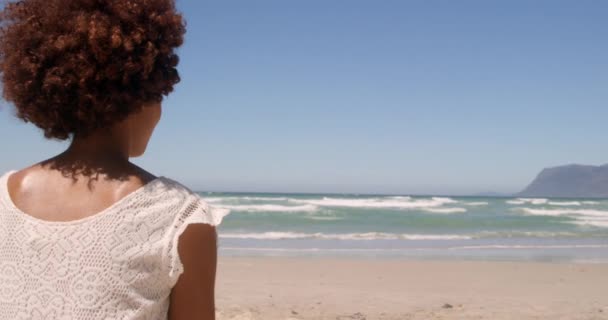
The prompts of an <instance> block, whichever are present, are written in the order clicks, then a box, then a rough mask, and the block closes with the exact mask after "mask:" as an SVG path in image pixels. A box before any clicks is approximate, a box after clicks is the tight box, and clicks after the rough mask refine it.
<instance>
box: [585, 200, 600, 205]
mask: <svg viewBox="0 0 608 320" xmlns="http://www.w3.org/2000/svg"><path fill="white" fill-rule="evenodd" d="M583 204H589V205H596V204H600V203H599V202H598V201H583Z"/></svg>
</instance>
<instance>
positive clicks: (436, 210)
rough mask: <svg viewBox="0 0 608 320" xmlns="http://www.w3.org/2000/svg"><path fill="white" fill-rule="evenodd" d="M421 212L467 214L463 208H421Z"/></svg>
mask: <svg viewBox="0 0 608 320" xmlns="http://www.w3.org/2000/svg"><path fill="white" fill-rule="evenodd" d="M422 210H424V211H427V212H433V213H461V212H467V209H465V208H422Z"/></svg>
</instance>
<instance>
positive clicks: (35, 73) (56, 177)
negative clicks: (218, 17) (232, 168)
mask: <svg viewBox="0 0 608 320" xmlns="http://www.w3.org/2000/svg"><path fill="white" fill-rule="evenodd" d="M184 25H185V24H184V21H183V20H182V16H181V15H180V14H179V13H178V12H177V11H176V9H175V4H174V1H173V0H22V1H16V2H12V3H9V4H6V5H5V6H4V9H3V11H2V14H1V25H0V27H1V33H0V72H1V78H2V84H3V96H4V98H5V99H6V100H7V101H9V102H11V103H12V104H14V106H15V110H16V116H17V117H18V118H20V119H22V120H23V121H25V122H31V123H33V124H34V125H36V126H37V127H39V128H40V129H41V130H42V132H43V134H44V136H45V137H46V138H49V139H59V140H68V139H69V140H70V145H69V147H68V148H67V150H66V151H65V152H63V153H61V154H59V155H57V156H55V157H52V158H50V159H46V160H44V161H41V162H39V163H36V164H34V165H31V166H28V167H26V168H24V169H22V170H11V171H9V172H6V173H4V174H3V175H2V176H1V177H0V284H1V285H0V319H214V318H215V315H214V283H215V273H216V259H217V233H216V229H215V227H216V226H217V225H218V224H219V223H220V222H221V220H222V217H223V216H224V215H225V214H226V213H227V212H219V211H217V210H213V208H211V207H209V206H208V204H207V203H206V202H205V201H204V200H203V199H201V198H200V197H199V196H198V195H197V194H195V193H194V192H192V191H191V190H189V189H188V188H186V187H185V186H183V185H182V184H180V183H178V182H177V181H174V180H171V179H169V178H166V177H163V176H160V177H156V176H154V175H153V174H152V173H149V172H147V171H145V170H144V169H142V168H140V167H138V166H136V165H134V164H133V163H131V162H129V158H130V157H137V156H140V155H141V154H143V153H144V151H145V149H146V145H147V143H148V140H149V139H150V136H151V134H152V132H153V130H154V128H155V126H156V124H157V122H158V121H159V119H160V116H161V101H162V99H163V96H166V95H168V94H169V93H170V92H171V91H172V90H173V86H174V85H175V84H176V83H177V82H179V75H178V72H177V70H176V66H177V64H178V57H177V55H175V53H174V49H175V48H177V47H179V46H180V45H181V44H182V42H183V35H184V33H185V27H184ZM4 140H6V138H5V139H4Z"/></svg>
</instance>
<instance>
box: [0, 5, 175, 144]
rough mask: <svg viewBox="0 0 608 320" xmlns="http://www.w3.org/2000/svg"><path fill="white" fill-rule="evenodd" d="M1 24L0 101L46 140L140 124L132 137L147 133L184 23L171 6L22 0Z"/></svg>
mask: <svg viewBox="0 0 608 320" xmlns="http://www.w3.org/2000/svg"><path fill="white" fill-rule="evenodd" d="M0 23H1V24H0V28H1V29H0V30H1V32H0V76H1V78H2V82H3V96H4V98H5V99H6V100H7V101H9V102H12V103H13V104H14V105H15V107H16V115H17V117H19V118H21V119H23V120H24V121H26V122H32V123H33V124H35V125H36V126H38V127H39V128H41V129H42V130H43V132H44V136H45V137H47V138H53V139H60V140H65V139H68V138H69V137H71V136H75V135H77V136H87V135H89V134H90V133H93V132H95V131H96V130H98V129H104V128H109V127H112V126H114V125H116V124H118V123H134V122H137V121H140V120H142V119H143V122H141V123H143V124H144V125H143V127H142V128H139V129H137V130H139V131H138V132H143V133H144V136H145V135H146V134H147V132H148V131H149V134H151V130H152V129H153V126H152V128H150V127H149V125H148V124H151V123H153V124H154V125H155V124H156V122H157V121H158V119H156V122H155V121H153V120H151V119H153V118H154V117H156V116H158V117H160V102H161V101H162V98H163V96H166V95H168V94H169V93H170V92H171V91H172V90H173V86H174V85H175V84H176V83H177V82H179V80H180V79H179V75H178V72H177V70H176V66H177V64H178V57H177V55H176V54H175V53H174V49H175V48H177V47H179V46H180V45H181V44H182V43H183V36H184V33H185V22H184V21H183V19H182V16H181V15H180V14H179V13H178V12H177V11H176V9H175V4H174V0H22V1H16V2H11V3H8V4H7V5H6V6H5V8H4V10H3V12H2V13H1V16H0ZM149 107H150V108H156V109H157V110H148V109H145V110H144V108H149ZM140 127H141V126H140ZM134 134H137V133H134ZM149 134H148V138H149ZM138 139H141V138H138ZM146 143H147V141H146ZM140 144H141V143H140ZM143 145H144V146H145V143H144V144H143Z"/></svg>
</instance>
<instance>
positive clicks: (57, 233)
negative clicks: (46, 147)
mask: <svg viewBox="0 0 608 320" xmlns="http://www.w3.org/2000/svg"><path fill="white" fill-rule="evenodd" d="M15 173H16V171H9V172H7V173H5V174H3V175H2V176H1V177H0V282H1V283H2V287H1V288H0V318H1V319H108V318H109V319H166V317H167V312H168V309H169V302H170V295H171V290H172V288H173V287H174V286H175V284H176V282H177V280H178V277H179V276H180V275H181V273H182V272H183V265H182V263H181V260H180V255H179V254H178V240H179V237H180V235H181V234H182V233H183V232H184V230H185V229H186V227H187V226H188V225H190V224H193V223H203V224H209V225H212V226H216V225H218V224H219V223H220V222H221V220H222V217H223V216H224V214H225V212H218V211H212V210H211V208H210V207H209V206H208V205H207V203H206V202H205V201H204V200H203V199H201V198H200V197H199V196H198V195H197V194H195V193H193V192H192V191H190V190H189V189H188V188H186V187H185V186H183V185H182V184H180V183H178V182H176V181H174V180H171V179H169V178H166V177H162V176H161V177H157V178H155V179H153V180H151V181H149V182H147V183H146V184H144V185H142V186H141V187H139V188H137V189H135V190H134V191H132V192H130V193H128V194H127V195H126V196H124V197H123V198H121V199H120V200H118V201H117V202H115V203H113V204H111V205H110V206H109V207H107V208H105V209H103V210H101V211H100V212H96V213H94V214H92V215H86V216H83V217H81V218H79V219H69V220H68V219H62V220H55V221H51V220H44V219H41V218H40V217H36V216H33V215H30V214H29V213H26V212H24V211H23V210H21V209H20V208H18V207H17V206H16V204H15V203H14V202H13V200H12V198H11V195H10V192H9V188H8V182H9V180H10V177H11V176H12V175H13V174H15ZM51 193H52V192H51ZM61 202H62V201H51V202H49V204H50V205H49V207H50V208H58V207H60V203H61Z"/></svg>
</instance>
